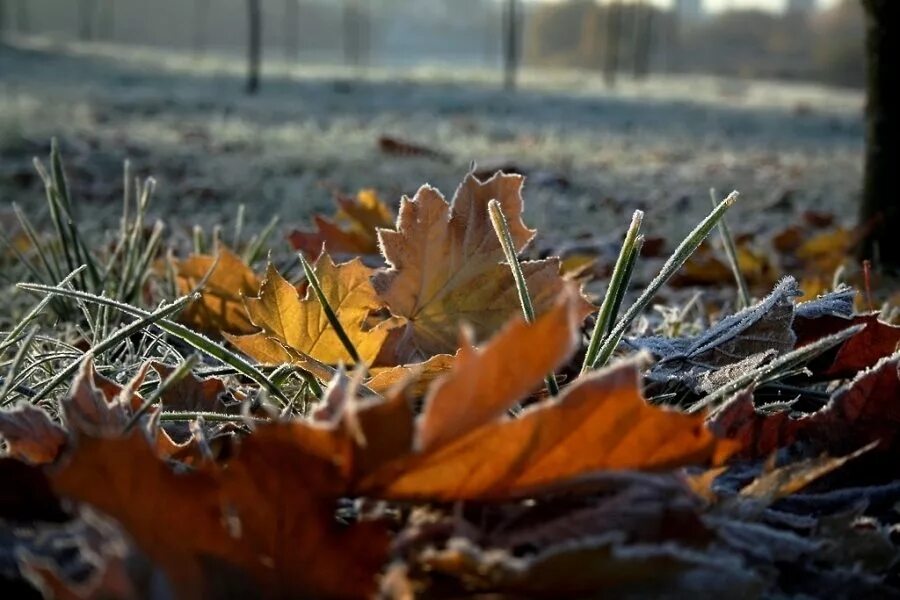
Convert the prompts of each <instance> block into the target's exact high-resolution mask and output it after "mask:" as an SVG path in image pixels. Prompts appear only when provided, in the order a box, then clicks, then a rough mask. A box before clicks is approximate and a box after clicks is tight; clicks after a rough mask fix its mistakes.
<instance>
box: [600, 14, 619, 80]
mask: <svg viewBox="0 0 900 600" xmlns="http://www.w3.org/2000/svg"><path fill="white" fill-rule="evenodd" d="M605 34H606V35H605V41H604V44H603V80H604V81H605V82H606V85H608V86H610V87H611V86H613V85H615V84H616V75H617V74H618V72H619V43H620V41H621V37H622V6H621V5H620V4H619V3H618V2H613V3H612V4H610V5H609V6H607V7H606V31H605Z"/></svg>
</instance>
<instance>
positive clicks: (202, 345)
mask: <svg viewBox="0 0 900 600" xmlns="http://www.w3.org/2000/svg"><path fill="white" fill-rule="evenodd" d="M19 287H20V288H21V289H23V290H29V291H32V292H38V293H43V294H54V295H58V296H62V297H68V298H79V299H82V300H86V301H88V302H94V303H97V304H106V305H108V306H110V307H112V308H115V309H116V310H119V311H121V312H123V313H126V314H129V315H132V316H136V317H141V318H143V317H147V316H149V315H150V314H151V313H148V312H147V311H145V310H142V309H140V308H137V307H134V306H131V305H130V304H125V303H123V302H118V301H116V300H113V299H111V298H107V297H105V296H97V295H95V294H90V293H88V292H82V291H78V290H71V289H67V288H59V287H54V286H49V285H42V284H35V283H20V284H19ZM155 325H156V326H157V327H158V328H160V329H162V330H163V331H165V332H166V333H168V334H169V335H172V336H174V337H176V338H178V339H180V340H181V341H183V342H184V343H186V344H188V345H189V346H191V347H193V348H196V349H197V350H199V351H200V352H202V353H204V354H206V355H207V356H211V357H212V358H215V359H216V360H218V361H219V362H221V363H223V364H226V365H228V366H230V367H232V368H234V369H235V370H236V371H237V372H238V373H240V374H241V375H244V376H245V377H247V378H248V379H250V380H252V381H255V382H256V383H258V384H259V385H260V386H262V387H264V388H266V389H267V390H268V391H269V392H270V393H271V394H272V395H273V396H275V397H276V398H278V399H279V400H280V401H282V402H283V403H285V404H287V403H288V402H289V399H288V398H287V396H285V395H284V392H282V391H281V389H280V388H279V387H278V386H277V385H275V384H274V383H272V382H271V381H269V378H268V377H266V376H265V374H264V373H263V372H262V371H260V370H259V369H257V368H256V367H255V366H253V365H252V364H250V363H249V362H247V361H246V360H245V359H244V358H243V357H241V356H240V355H238V354H235V353H234V352H231V351H230V350H228V349H227V348H225V347H224V346H222V345H221V344H218V343H216V342H214V341H212V340H211V339H209V338H208V337H206V336H204V335H203V334H200V333H197V332H196V331H193V330H191V329H189V328H187V327H185V326H184V325H181V324H180V323H176V322H175V321H170V320H169V319H165V318H164V319H160V320H159V321H158V322H156V323H155Z"/></svg>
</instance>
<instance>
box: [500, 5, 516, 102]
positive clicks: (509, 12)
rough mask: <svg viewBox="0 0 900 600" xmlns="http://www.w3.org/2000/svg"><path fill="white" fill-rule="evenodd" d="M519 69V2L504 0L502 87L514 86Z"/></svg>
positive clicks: (513, 87) (508, 88)
mask: <svg viewBox="0 0 900 600" xmlns="http://www.w3.org/2000/svg"><path fill="white" fill-rule="evenodd" d="M518 71H519V2H518V0H506V9H505V10H504V11H503V87H504V88H505V89H507V90H514V89H515V88H516V79H517V75H518Z"/></svg>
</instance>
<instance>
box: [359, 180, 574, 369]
mask: <svg viewBox="0 0 900 600" xmlns="http://www.w3.org/2000/svg"><path fill="white" fill-rule="evenodd" d="M522 183H523V178H522V177H521V176H520V175H503V174H496V175H495V176H494V177H492V178H491V179H489V180H488V181H486V182H481V181H479V180H478V179H476V178H475V176H474V175H472V174H469V175H468V176H466V178H465V180H464V181H463V182H462V184H461V185H460V186H459V188H458V189H457V191H456V194H455V196H454V198H453V202H452V205H450V204H448V203H447V202H446V201H445V200H444V198H443V196H441V194H440V192H438V191H437V190H435V189H434V188H432V187H429V186H424V187H422V188H420V189H419V191H418V192H417V193H416V195H415V196H414V197H413V198H412V199H408V198H404V199H403V200H402V201H401V204H400V214H399V217H398V219H397V227H396V231H389V230H386V229H382V230H380V231H379V237H380V240H381V248H382V253H383V254H384V257H385V259H386V260H387V262H388V264H389V266H390V269H388V270H387V271H382V272H379V273H377V274H376V275H375V278H374V284H375V288H376V290H378V293H379V295H380V297H381V298H382V299H384V301H385V303H386V304H387V305H388V307H389V308H390V310H391V313H392V314H394V315H397V316H398V317H401V319H402V320H403V325H402V326H401V327H400V328H399V329H397V330H396V331H395V332H394V333H393V335H395V336H399V337H400V339H401V340H402V343H401V344H399V345H398V352H399V356H398V359H399V360H398V362H415V361H418V360H424V359H427V358H428V357H430V356H432V355H434V354H440V353H448V352H453V351H455V350H456V348H457V335H458V332H459V327H460V325H461V324H462V323H467V324H468V325H469V326H471V327H472V329H473V332H474V334H475V337H476V338H477V339H484V338H486V337H487V336H489V335H491V334H493V333H494V332H496V331H497V330H498V329H499V328H500V326H501V325H503V324H504V323H505V322H506V321H507V320H508V319H509V318H510V317H512V316H513V315H515V314H517V313H518V312H519V311H520V310H521V309H520V306H519V299H518V295H517V292H516V287H515V282H514V280H513V277H512V275H511V274H510V272H509V267H508V266H507V265H505V264H502V261H503V260H504V254H503V250H502V248H501V246H500V242H499V241H498V240H497V236H496V233H495V232H494V229H493V227H492V225H491V222H490V218H489V215H488V202H490V201H491V200H497V201H498V202H499V203H500V206H501V208H502V211H503V214H504V215H505V216H506V219H507V221H508V224H509V229H510V234H511V237H512V240H513V243H514V245H515V249H516V251H517V252H520V251H521V250H522V249H523V248H524V247H525V246H526V245H527V244H528V242H529V241H531V239H532V237H534V231H533V230H531V229H528V228H527V227H525V224H524V223H523V222H522V195H521V190H522ZM522 271H523V272H524V274H525V278H526V280H527V283H528V289H529V291H530V292H531V295H532V300H533V302H534V306H535V311H536V312H537V313H538V314H540V313H542V312H544V311H546V310H547V309H548V308H549V307H550V306H551V305H552V304H553V302H554V298H555V297H556V296H557V295H558V294H559V292H560V291H561V289H562V287H563V283H564V280H563V279H562V277H560V275H559V260H558V259H547V260H540V261H526V262H523V263H522ZM590 308H591V307H590V305H589V304H588V303H587V301H584V300H582V308H581V310H582V317H584V316H587V314H588V313H589V312H590Z"/></svg>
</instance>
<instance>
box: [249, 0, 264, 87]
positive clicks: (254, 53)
mask: <svg viewBox="0 0 900 600" xmlns="http://www.w3.org/2000/svg"><path fill="white" fill-rule="evenodd" d="M260 2H261V0H247V93H248V94H255V93H256V92H258V91H259V72H260V69H261V66H262V6H261V5H260Z"/></svg>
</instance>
